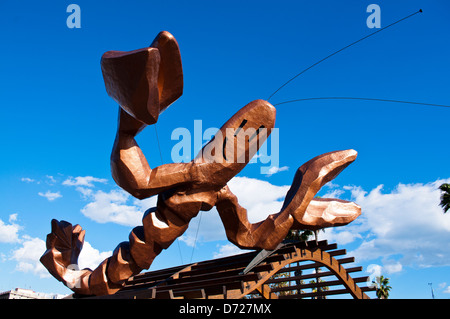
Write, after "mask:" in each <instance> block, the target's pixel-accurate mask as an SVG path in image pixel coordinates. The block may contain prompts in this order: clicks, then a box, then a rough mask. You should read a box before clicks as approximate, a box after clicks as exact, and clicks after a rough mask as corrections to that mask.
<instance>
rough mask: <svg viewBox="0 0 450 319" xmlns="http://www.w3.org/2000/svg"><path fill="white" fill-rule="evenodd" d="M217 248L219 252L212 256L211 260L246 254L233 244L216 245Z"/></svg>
mask: <svg viewBox="0 0 450 319" xmlns="http://www.w3.org/2000/svg"><path fill="white" fill-rule="evenodd" d="M218 248H219V251H218V252H215V253H214V254H213V258H222V257H228V256H233V255H237V254H242V253H245V252H246V251H245V250H242V249H240V248H238V247H236V246H235V245H233V244H225V245H218Z"/></svg>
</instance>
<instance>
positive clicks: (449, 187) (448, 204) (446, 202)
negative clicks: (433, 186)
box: [439, 183, 450, 214]
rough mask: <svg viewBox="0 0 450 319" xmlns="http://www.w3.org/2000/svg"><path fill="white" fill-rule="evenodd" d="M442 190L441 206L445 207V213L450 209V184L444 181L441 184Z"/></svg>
mask: <svg viewBox="0 0 450 319" xmlns="http://www.w3.org/2000/svg"><path fill="white" fill-rule="evenodd" d="M439 189H440V190H441V191H442V194H441V202H440V203H439V205H440V206H442V208H443V209H444V214H445V213H446V212H447V211H448V210H449V209H450V184H447V183H444V184H442V185H441V186H439Z"/></svg>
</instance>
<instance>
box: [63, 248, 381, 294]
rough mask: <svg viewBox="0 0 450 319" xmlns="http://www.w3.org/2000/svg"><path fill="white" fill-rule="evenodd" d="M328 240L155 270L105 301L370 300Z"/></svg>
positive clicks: (366, 288) (351, 259)
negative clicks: (341, 296) (328, 298)
mask: <svg viewBox="0 0 450 319" xmlns="http://www.w3.org/2000/svg"><path fill="white" fill-rule="evenodd" d="M345 255H346V250H345V249H338V247H337V244H328V243H327V241H319V242H316V241H308V242H288V243H286V242H284V243H282V244H280V245H279V246H278V248H277V249H276V250H274V251H252V252H249V253H244V254H239V255H234V256H231V257H224V258H219V259H213V260H207V261H202V262H198V263H193V264H188V265H181V266H177V267H172V268H167V269H162V270H156V271H150V272H145V273H141V274H138V275H136V276H134V277H131V278H130V279H129V280H128V281H127V282H126V283H125V286H124V287H123V288H122V289H121V290H120V291H118V292H117V293H115V294H113V295H107V296H89V297H87V296H84V297H83V296H79V295H78V296H77V295H75V294H74V295H72V297H73V298H96V299H98V298H101V299H116V298H118V299H243V298H263V299H289V298H294V299H301V298H318V299H320V298H326V296H329V295H347V296H348V295H350V296H351V297H353V298H354V299H370V297H369V296H368V295H367V294H366V292H370V291H375V287H370V286H367V285H366V283H367V282H368V279H369V277H368V276H362V277H355V278H352V277H351V276H350V273H355V272H360V271H362V267H348V268H345V267H344V265H345V264H349V263H353V262H354V257H343V258H340V259H337V258H336V257H338V256H345Z"/></svg>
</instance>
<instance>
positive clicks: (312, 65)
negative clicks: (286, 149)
mask: <svg viewBox="0 0 450 319" xmlns="http://www.w3.org/2000/svg"><path fill="white" fill-rule="evenodd" d="M420 12H423V11H422V9H420V10H419V11H417V12H414V13H412V14H410V15H408V16H406V17H404V18H402V19H400V20H397V21H395V22H393V23H391V24H389V25H387V26H385V27H383V28H381V29H379V30H377V31H375V32H373V33H371V34H369V35H366V36H365V37H362V38H361V39H359V40H357V41H355V42H353V43H350V44H349V45H346V46H345V47H343V48H342V49H339V50H337V51H335V52H333V53H332V54H330V55H328V56H326V57H325V58H323V59H321V60H319V61H317V62H315V63H313V64H311V65H310V66H309V67H307V68H306V69H304V70H302V71H301V72H299V73H297V74H296V75H295V76H294V77H292V78H290V79H289V80H288V81H287V82H285V83H284V84H283V85H282V86H280V87H279V88H278V89H277V90H276V91H275V92H273V93H272V94H271V95H270V96H269V98H268V99H267V101H269V100H270V99H271V98H272V96H274V95H275V94H276V93H277V92H278V91H280V90H281V89H282V88H283V87H285V86H286V85H287V84H289V83H290V82H291V81H293V80H294V79H296V78H297V77H299V76H300V75H302V74H303V73H305V72H306V71H308V70H310V69H312V68H313V67H315V66H316V65H318V64H320V63H322V62H323V61H325V60H327V59H329V58H331V57H332V56H334V55H336V54H338V53H339V52H342V51H344V50H345V49H347V48H349V47H351V46H353V45H355V44H357V43H359V42H361V41H363V40H365V39H367V38H369V37H371V36H373V35H375V34H377V33H378V32H381V31H383V30H386V29H387V28H389V27H392V26H393V25H394V24H397V23H399V22H401V21H404V20H406V19H408V18H411V17H412V16H414V15H416V14H418V13H420Z"/></svg>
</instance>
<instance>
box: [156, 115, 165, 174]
mask: <svg viewBox="0 0 450 319" xmlns="http://www.w3.org/2000/svg"><path fill="white" fill-rule="evenodd" d="M154 128H155V134H156V141H157V142H158V149H159V157H161V165H162V164H164V161H163V156H162V152H161V145H160V144H159V137H158V129H157V128H156V123H155V124H154Z"/></svg>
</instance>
